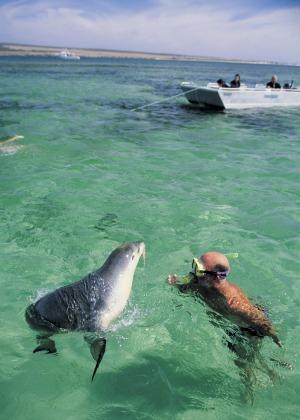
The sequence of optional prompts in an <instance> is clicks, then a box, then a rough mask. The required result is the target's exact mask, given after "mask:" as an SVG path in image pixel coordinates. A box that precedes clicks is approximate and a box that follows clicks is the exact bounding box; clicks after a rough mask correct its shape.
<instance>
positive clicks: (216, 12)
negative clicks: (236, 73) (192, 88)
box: [0, 0, 300, 62]
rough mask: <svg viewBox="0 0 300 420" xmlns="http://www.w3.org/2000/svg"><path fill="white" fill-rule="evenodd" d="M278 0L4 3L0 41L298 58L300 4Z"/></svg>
mask: <svg viewBox="0 0 300 420" xmlns="http://www.w3.org/2000/svg"><path fill="white" fill-rule="evenodd" d="M2 3H3V1H2ZM85 3H86V5H85ZM274 3H276V7H273V9H272V7H271V3H270V4H269V2H267V1H266V0H261V1H260V2H258V0H253V1H252V2H251V4H249V2H243V1H237V0H231V3H230V4H229V3H227V4H226V7H225V6H224V2H223V1H221V0H219V1H215V2H213V3H212V2H211V3H209V2H207V1H205V2H204V1H200V0H199V1H195V0H181V1H179V0H144V1H143V2H141V1H140V0H131V1H129V0H128V1H126V2H124V1H123V0H111V1H108V0H107V1H106V0H105V1H104V0H102V1H100V0H99V1H96V0H92V1H91V0H89V1H86V2H83V1H81V0H73V1H71V0H61V1H56V0H51V1H50V0H40V1H38V0H36V1H32V2H29V1H24V0H19V1H15V2H4V4H3V5H2V6H1V3H0V28H1V29H0V31H1V32H0V34H1V42H15V43H24V44H37V45H48V46H68V47H81V48H99V49H100V48H104V49H115V50H127V51H144V52H158V53H159V52H160V53H174V54H189V55H204V56H209V57H224V58H233V59H256V60H275V61H283V62H295V60H296V59H297V58H296V56H295V54H296V51H297V48H298V45H297V44H298V40H299V35H300V30H299V24H298V22H297V16H300V7H292V6H293V4H292V3H294V2H293V1H292V0H290V2H289V3H285V4H286V6H285V7H284V6H282V5H281V4H284V3H283V1H281V0H277V2H276V1H275V0H274V1H273V6H274ZM279 3H280V4H279ZM256 5H257V7H255V6H256ZM258 5H260V6H258ZM250 6H251V7H250Z"/></svg>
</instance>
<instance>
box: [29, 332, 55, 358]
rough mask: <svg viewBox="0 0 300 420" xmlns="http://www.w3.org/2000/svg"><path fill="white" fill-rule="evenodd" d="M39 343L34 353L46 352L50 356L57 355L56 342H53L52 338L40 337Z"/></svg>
mask: <svg viewBox="0 0 300 420" xmlns="http://www.w3.org/2000/svg"><path fill="white" fill-rule="evenodd" d="M37 342H38V344H39V345H38V346H37V347H36V348H35V349H34V350H33V353H37V352H38V351H46V352H47V353H48V354H51V353H56V354H57V350H56V347H55V342H54V340H51V338H49V337H47V336H46V337H45V336H38V337H37Z"/></svg>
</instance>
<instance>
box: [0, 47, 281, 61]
mask: <svg viewBox="0 0 300 420" xmlns="http://www.w3.org/2000/svg"><path fill="white" fill-rule="evenodd" d="M65 49H66V48H64V47H61V48H58V47H42V46H31V45H17V44H5V43H2V44H0V56H12V55H14V56H16V55H18V56H44V57H49V56H55V55H57V54H59V53H60V52H61V51H63V50H65ZM67 50H68V51H69V52H70V53H73V54H75V55H79V56H80V57H86V58H101V57H103V58H142V59H152V60H188V61H222V62H245V63H246V62H247V63H250V62H253V63H255V61H251V60H250V61H240V60H233V59H232V60H229V59H224V58H218V57H203V56H191V55H179V54H158V53H144V52H132V51H110V50H101V49H100V50H97V49H82V48H67ZM256 63H258V62H257V61H256ZM264 64H276V63H264Z"/></svg>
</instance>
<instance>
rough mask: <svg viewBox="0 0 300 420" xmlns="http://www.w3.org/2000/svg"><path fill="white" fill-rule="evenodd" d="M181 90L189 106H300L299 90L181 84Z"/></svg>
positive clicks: (224, 107) (229, 107) (238, 107)
mask: <svg viewBox="0 0 300 420" xmlns="http://www.w3.org/2000/svg"><path fill="white" fill-rule="evenodd" d="M181 89H182V91H183V92H184V95H185V97H186V98H187V100H188V101H189V102H190V103H191V104H195V105H197V106H209V107H217V108H223V109H242V108H259V107H262V108H271V107H285V106H300V89H299V88H295V89H267V88H265V87H264V86H261V85H257V87H255V88H247V87H241V88H218V87H217V86H216V85H215V84H209V85H208V86H197V85H196V84H194V83H190V82H183V83H182V84H181Z"/></svg>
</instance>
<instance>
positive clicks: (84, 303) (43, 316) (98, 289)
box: [25, 242, 145, 380]
mask: <svg viewBox="0 0 300 420" xmlns="http://www.w3.org/2000/svg"><path fill="white" fill-rule="evenodd" d="M144 254H145V244H144V242H132V243H126V244H124V245H121V246H119V247H118V248H116V249H115V250H114V251H113V252H112V253H111V254H110V256H109V257H108V258H107V260H106V261H105V263H104V264H103V266H102V267H101V268H100V269H99V270H97V271H95V272H92V273H90V274H88V275H87V276H86V277H85V278H83V279H82V280H80V281H78V282H76V283H73V284H70V285H67V286H63V287H60V288H59V289H56V290H55V291H53V292H51V293H48V294H46V295H45V296H43V297H42V298H41V299H39V300H38V301H37V302H36V303H34V304H32V305H30V306H29V307H28V308H27V309H26V312H25V318H26V320H27V322H28V324H29V325H30V327H31V328H32V329H34V330H37V331H39V334H38V335H37V340H38V343H39V345H38V346H37V348H36V349H35V350H34V353H35V352H38V351H43V350H45V351H47V352H48V353H56V348H55V343H54V341H53V340H51V339H50V338H49V337H50V336H51V335H53V334H55V333H61V332H68V331H80V332H84V333H97V332H98V333H99V332H101V333H103V332H105V331H106V330H107V329H108V327H109V326H110V324H111V322H112V321H113V320H114V319H115V318H116V317H117V316H118V315H119V314H120V313H121V312H122V311H123V309H124V308H125V306H126V303H127V300H128V298H129V295H130V292H131V287H132V281H133V276H134V272H135V269H136V267H137V264H138V262H139V259H140V257H141V256H142V255H144ZM85 340H86V341H87V342H88V344H89V345H90V350H91V354H92V356H93V358H94V359H95V360H96V366H95V369H94V372H93V375H92V380H93V379H94V376H95V373H96V371H97V368H98V366H99V364H100V362H101V360H102V357H103V355H104V352H105V348H106V338H104V337H100V336H99V335H91V334H87V335H86V336H85Z"/></svg>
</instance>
